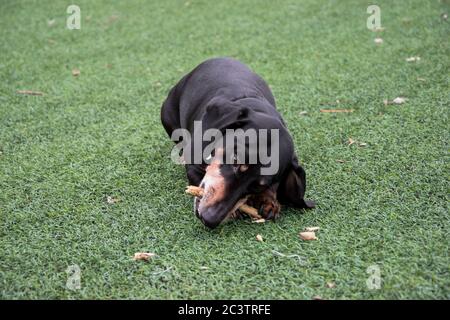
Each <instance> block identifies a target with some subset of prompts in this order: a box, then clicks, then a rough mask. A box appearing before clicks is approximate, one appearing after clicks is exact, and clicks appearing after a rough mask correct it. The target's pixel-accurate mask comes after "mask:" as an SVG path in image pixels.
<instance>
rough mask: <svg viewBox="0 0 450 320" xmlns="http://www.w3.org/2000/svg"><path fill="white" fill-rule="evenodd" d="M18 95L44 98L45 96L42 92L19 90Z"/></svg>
mask: <svg viewBox="0 0 450 320" xmlns="http://www.w3.org/2000/svg"><path fill="white" fill-rule="evenodd" d="M17 93H18V94H25V95H30V96H42V95H44V93H43V92H40V91H32V90H17Z"/></svg>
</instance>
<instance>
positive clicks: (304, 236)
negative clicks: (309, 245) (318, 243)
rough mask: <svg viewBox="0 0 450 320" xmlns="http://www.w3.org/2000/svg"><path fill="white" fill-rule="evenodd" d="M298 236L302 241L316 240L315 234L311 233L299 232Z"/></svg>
mask: <svg viewBox="0 0 450 320" xmlns="http://www.w3.org/2000/svg"><path fill="white" fill-rule="evenodd" d="M299 235H300V238H301V239H302V240H317V237H316V233H315V232H312V231H304V232H300V234H299Z"/></svg>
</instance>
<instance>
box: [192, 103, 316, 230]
mask: <svg viewBox="0 0 450 320" xmlns="http://www.w3.org/2000/svg"><path fill="white" fill-rule="evenodd" d="M255 103H261V104H264V102H260V101H259V100H256V99H242V100H239V102H238V103H237V102H235V103H230V102H226V103H224V102H221V101H219V102H215V103H212V104H210V105H209V106H208V108H207V111H206V113H205V115H204V117H203V119H202V124H203V126H204V130H205V129H211V128H214V129H217V130H218V132H220V138H219V139H217V141H214V142H215V143H214V144H210V146H214V147H211V148H210V149H208V148H204V149H203V151H208V150H211V153H210V155H208V156H207V157H206V160H207V161H206V173H205V175H204V177H203V180H202V181H201V183H200V187H202V188H203V189H204V194H203V197H202V198H201V199H199V198H196V200H195V208H194V210H195V213H196V215H197V216H198V217H199V218H200V219H201V220H202V222H203V223H204V224H205V225H206V226H208V227H210V228H215V227H216V226H218V225H219V224H220V223H221V222H222V221H224V220H226V218H227V217H229V216H230V215H232V214H233V213H234V212H235V211H236V210H237V208H238V207H239V206H240V205H241V204H243V203H245V201H246V198H247V196H249V195H252V194H258V193H261V192H263V191H265V190H266V189H267V188H269V187H272V188H274V189H275V190H276V189H278V198H279V199H280V201H281V202H282V203H286V204H290V205H292V206H295V207H308V204H306V203H305V202H304V200H303V197H304V194H305V188H306V177H305V171H304V170H303V168H302V167H301V166H300V165H299V164H298V162H297V157H296V156H295V153H294V145H293V142H292V138H291V136H290V135H289V132H288V131H287V129H286V127H285V125H284V123H283V122H282V120H280V119H281V117H279V116H277V113H276V111H272V113H267V112H258V111H255V110H261V108H264V107H267V108H273V107H271V106H270V105H268V106H264V105H262V106H258V107H259V108H250V106H251V105H250V104H255ZM233 130H234V131H233ZM207 153H208V152H207ZM204 155H205V153H204Z"/></svg>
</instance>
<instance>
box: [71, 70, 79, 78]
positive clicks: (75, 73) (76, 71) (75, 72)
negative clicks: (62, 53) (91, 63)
mask: <svg viewBox="0 0 450 320" xmlns="http://www.w3.org/2000/svg"><path fill="white" fill-rule="evenodd" d="M80 73H81V71H80V69H77V68H75V69H73V70H72V75H73V76H74V77H78V76H79V75H80Z"/></svg>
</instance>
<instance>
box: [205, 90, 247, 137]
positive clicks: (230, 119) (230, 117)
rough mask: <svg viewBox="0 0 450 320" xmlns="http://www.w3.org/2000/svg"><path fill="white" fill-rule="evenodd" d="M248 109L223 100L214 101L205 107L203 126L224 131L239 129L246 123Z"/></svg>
mask: <svg viewBox="0 0 450 320" xmlns="http://www.w3.org/2000/svg"><path fill="white" fill-rule="evenodd" d="M248 113H249V109H248V108H246V107H242V106H239V105H236V104H233V103H232V102H231V101H228V100H225V99H220V98H218V99H214V100H212V101H211V102H210V103H209V104H208V106H207V107H206V112H205V114H204V115H203V119H202V121H203V125H204V126H205V125H206V126H207V127H208V128H214V129H218V130H220V131H223V130H225V129H235V128H240V127H242V125H243V124H244V123H245V122H247V121H248Z"/></svg>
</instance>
